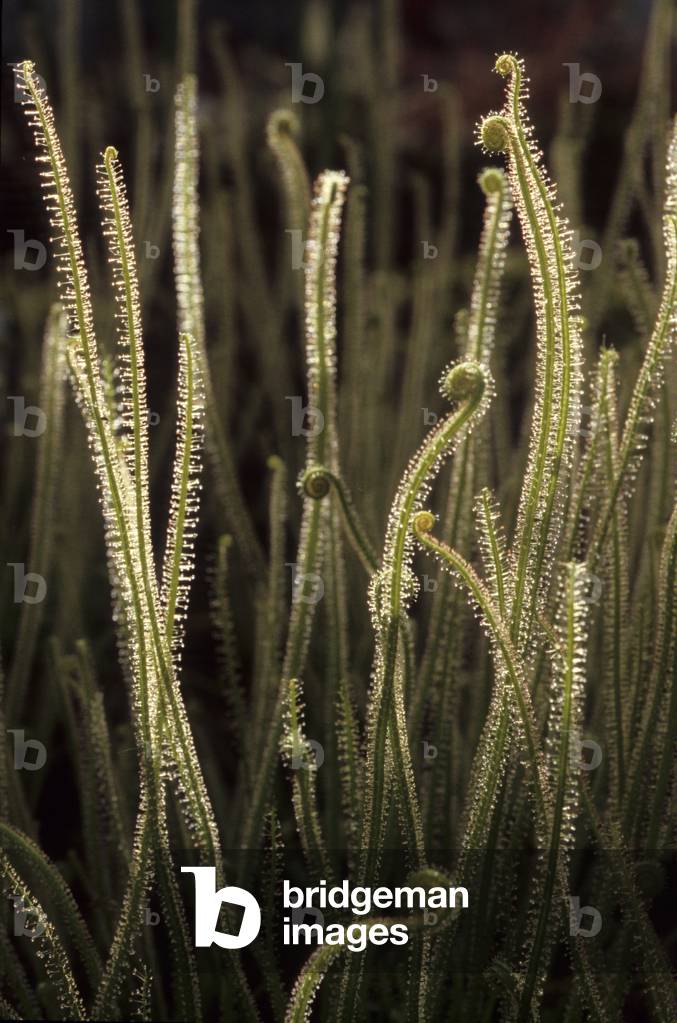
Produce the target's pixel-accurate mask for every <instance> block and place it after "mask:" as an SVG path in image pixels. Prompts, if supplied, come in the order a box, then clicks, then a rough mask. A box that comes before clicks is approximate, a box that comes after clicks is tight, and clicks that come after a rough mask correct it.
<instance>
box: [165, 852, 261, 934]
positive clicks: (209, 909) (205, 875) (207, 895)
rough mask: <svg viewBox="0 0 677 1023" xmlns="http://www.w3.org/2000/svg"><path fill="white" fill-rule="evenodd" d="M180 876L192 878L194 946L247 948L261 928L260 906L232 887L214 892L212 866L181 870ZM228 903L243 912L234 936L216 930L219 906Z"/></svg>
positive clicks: (241, 891) (214, 876) (214, 884)
mask: <svg viewBox="0 0 677 1023" xmlns="http://www.w3.org/2000/svg"><path fill="white" fill-rule="evenodd" d="M181 873H182V874H194V875H195V947H196V948H209V947H210V946H211V945H213V944H214V943H216V944H217V945H220V947H221V948H244V947H245V945H251V943H252V941H253V940H254V938H255V937H256V935H257V934H258V933H259V931H260V929H261V907H260V906H259V904H258V902H257V901H256V899H255V898H254V896H253V895H252V894H251V892H248V891H246V889H244V888H237V887H236V886H235V885H231V886H228V887H226V888H220V889H219V890H218V891H217V890H216V868H215V867H181ZM223 902H230V903H231V904H232V905H234V906H241V907H242V909H243V910H244V916H243V917H242V923H241V924H240V931H239V933H238V934H224V933H223V931H217V929H216V925H217V924H218V922H219V913H220V911H221V903H223Z"/></svg>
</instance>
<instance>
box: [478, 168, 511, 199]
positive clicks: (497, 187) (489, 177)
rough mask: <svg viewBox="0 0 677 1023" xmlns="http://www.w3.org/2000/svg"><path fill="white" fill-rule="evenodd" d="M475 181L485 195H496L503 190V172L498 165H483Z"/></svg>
mask: <svg viewBox="0 0 677 1023" xmlns="http://www.w3.org/2000/svg"><path fill="white" fill-rule="evenodd" d="M477 182H478V184H479V186H480V188H481V189H482V191H483V192H484V194H485V195H496V193H498V192H503V191H504V190H505V174H504V173H503V171H502V170H501V169H500V167H485V168H484V170H482V171H480V174H479V177H478V179H477Z"/></svg>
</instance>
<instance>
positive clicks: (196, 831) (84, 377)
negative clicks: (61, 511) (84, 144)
mask: <svg viewBox="0 0 677 1023" xmlns="http://www.w3.org/2000/svg"><path fill="white" fill-rule="evenodd" d="M21 75H22V85H23V87H24V89H25V95H26V97H27V102H26V110H27V113H28V117H29V122H30V124H31V126H32V127H33V129H34V132H35V142H36V147H37V152H38V161H39V165H40V166H41V167H42V168H44V169H43V170H42V178H43V182H42V184H43V187H44V189H45V191H46V205H47V209H48V211H49V214H50V218H51V221H52V226H53V230H54V233H55V236H56V238H57V247H56V250H55V261H56V264H57V269H58V273H59V281H60V286H61V298H62V304H63V307H64V310H65V314H66V317H67V320H68V322H67V337H66V341H65V343H66V346H67V359H68V366H69V370H70V374H71V379H72V383H73V388H74V391H75V395H76V398H77V401H78V403H79V405H80V408H81V410H82V413H83V417H84V420H85V425H86V427H87V432H88V438H89V444H90V449H91V451H92V455H93V460H94V465H95V469H96V473H97V481H98V486H99V495H100V499H101V503H102V507H103V512H104V520H105V525H106V541H107V546H108V554H109V564H110V569H111V577H112V583H113V588H114V594H115V599H116V601H117V602H118V606H119V609H120V611H121V614H122V620H121V628H122V633H123V649H124V651H125V656H126V658H128V668H129V671H130V675H131V678H132V680H133V691H132V693H131V694H130V695H131V698H132V706H133V709H134V724H135V731H136V737H137V746H138V755H139V771H140V782H141V792H140V803H139V811H138V817H137V825H136V831H135V839H134V849H133V855H132V857H131V861H130V872H129V880H128V884H127V891H126V894H125V897H124V900H123V904H122V910H121V914H120V919H119V922H118V926H117V930H116V933H115V936H114V939H113V944H112V948H111V954H110V956H109V958H108V962H107V966H106V969H105V971H104V973H103V975H102V978H101V982H100V985H99V988H98V991H97V997H96V1002H95V1005H94V1012H95V1014H98V1013H103V1014H105V1015H108V1014H110V1012H111V1011H112V1010H113V1009H114V1008H115V1007H116V1006H117V1001H118V998H119V996H120V994H121V993H122V988H123V982H125V979H126V976H127V973H128V968H129V967H128V962H129V959H128V957H129V955H130V953H131V951H132V941H133V939H134V936H135V934H136V933H137V932H138V929H139V927H140V925H141V923H142V914H143V912H144V902H143V900H144V896H145V892H146V890H147V888H148V886H149V885H150V884H151V882H152V881H153V879H156V881H157V882H158V883H159V888H160V891H161V896H162V900H163V905H164V907H165V911H166V912H167V914H168V916H169V917H170V918H171V919H172V922H173V924H174V927H175V932H174V940H175V951H176V966H177V969H178V970H179V973H178V974H177V984H176V987H177V997H179V999H180V1004H181V1006H182V1010H183V1011H185V1012H187V1013H189V1014H190V1015H191V1016H194V1015H196V1014H197V1013H198V1012H199V990H198V987H197V982H196V974H195V972H194V969H193V968H192V967H191V961H192V952H191V948H190V944H189V942H188V932H187V925H186V922H185V918H184V911H183V907H182V905H181V900H180V898H179V893H178V887H177V881H176V872H175V869H174V866H173V861H172V856H171V853H170V848H169V832H168V824H167V815H166V792H165V789H166V781H167V778H170V779H171V780H172V781H173V782H175V784H176V785H177V791H178V792H179V794H180V795H181V800H180V803H179V806H180V807H181V815H182V816H183V817H184V819H185V821H186V824H187V825H188V828H189V831H190V833H191V834H192V836H193V840H194V841H195V843H196V845H197V846H198V848H200V849H201V851H202V854H203V856H204V858H205V859H206V860H209V861H210V862H216V863H217V864H218V863H219V861H220V860H219V853H218V844H219V843H218V836H217V833H216V828H215V824H214V820H213V815H212V812H211V807H210V804H209V799H208V796H207V793H206V789H205V787H204V782H203V780H202V774H201V769H200V766H199V763H198V760H197V756H196V754H195V750H194V747H193V744H192V739H191V736H190V728H189V726H188V722H187V718H186V715H185V710H184V708H183V701H182V697H181V693H180V690H179V686H178V679H177V675H176V668H177V667H178V663H179V653H180V650H181V645H182V625H183V618H184V617H185V607H186V601H187V593H188V588H189V585H190V581H191V578H192V550H193V545H194V538H195V519H196V513H197V507H198V490H197V488H198V486H199V484H198V474H199V468H200V459H199V445H200V440H201V434H202V417H203V410H204V390H203V386H202V381H201V376H200V368H199V360H198V356H197V351H196V344H195V340H194V339H193V337H192V336H191V335H189V334H187V333H183V334H181V335H180V357H179V366H180V368H179V384H178V427H177V449H176V461H175V471H174V475H173V484H172V496H171V507H170V519H169V526H168V529H167V542H166V550H165V560H164V567H163V573H162V583H161V584H160V583H159V581H158V577H157V570H156V566H155V561H154V552H153V549H152V546H151V527H150V502H149V494H148V486H149V481H148V439H147V434H148V411H147V403H146V394H145V375H144V365H143V346H142V327H141V314H140V302H139V293H138V283H137V271H136V263H135V256H134V246H133V238H132V229H131V221H130V215H129V209H128V204H127V198H126V194H125V187H124V181H123V177H122V171H121V169H120V165H119V163H118V160H117V153H116V152H115V150H113V149H112V148H110V147H109V148H108V149H106V151H105V152H104V154H103V157H102V162H101V165H100V167H99V198H100V202H101V207H102V215H103V224H104V235H105V237H106V240H107V243H108V249H109V255H110V262H111V264H112V267H113V287H114V291H115V296H116V300H117V304H118V313H117V315H118V325H119V330H118V336H119V349H120V354H121V358H120V359H119V371H118V374H117V381H116V385H117V391H116V394H115V401H116V408H115V409H113V410H111V408H110V404H109V400H108V399H107V396H106V394H105V391H104V386H103V376H102V370H101V363H100V356H99V352H98V347H97V341H96V335H95V328H94V316H93V311H92V307H91V301H90V295H89V285H88V280H87V273H86V268H85V262H84V256H83V252H82V246H81V243H80V239H79V234H78V228H77V223H76V215H75V208H74V202H73V197H72V193H71V188H70V184H69V179H68V172H67V169H66V165H65V161H64V158H63V154H62V152H61V144H60V141H59V137H58V135H57V133H56V129H55V125H54V116H53V113H52V110H51V107H50V105H49V101H48V99H47V96H46V94H45V92H44V90H43V88H42V87H41V85H40V84H39V80H38V78H37V76H36V75H35V72H34V70H33V66H32V65H31V64H30V63H29V62H26V63H25V64H24V65H22V67H21ZM112 413H114V416H115V418H114V417H113V414H112Z"/></svg>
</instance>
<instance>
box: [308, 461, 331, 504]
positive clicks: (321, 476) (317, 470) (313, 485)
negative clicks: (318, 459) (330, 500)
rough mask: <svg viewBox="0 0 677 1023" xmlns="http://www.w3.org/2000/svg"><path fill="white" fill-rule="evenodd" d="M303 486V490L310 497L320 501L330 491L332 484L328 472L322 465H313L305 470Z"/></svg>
mask: <svg viewBox="0 0 677 1023" xmlns="http://www.w3.org/2000/svg"><path fill="white" fill-rule="evenodd" d="M301 486H302V487H303V492H304V493H305V494H306V495H307V496H308V497H312V498H313V500H315V501H320V500H321V499H322V498H323V497H326V496H327V494H328V493H329V488H330V486H331V484H330V480H329V478H328V476H327V473H326V472H325V470H324V469H323V468H322V467H321V466H312V467H311V468H309V469H306V471H305V472H304V474H303V477H302V479H301Z"/></svg>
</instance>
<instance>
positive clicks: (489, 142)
mask: <svg viewBox="0 0 677 1023" xmlns="http://www.w3.org/2000/svg"><path fill="white" fill-rule="evenodd" d="M480 139H481V142H482V145H483V146H484V148H485V149H486V150H488V151H489V152H490V153H503V152H505V150H506V149H507V148H508V145H509V142H510V133H509V131H508V125H507V123H506V120H505V117H503V116H502V114H490V115H489V116H488V117H485V118H484V120H483V121H482V123H481V124H480Z"/></svg>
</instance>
